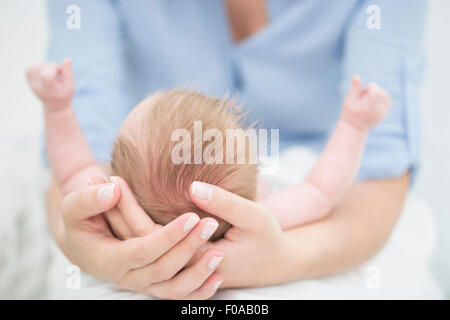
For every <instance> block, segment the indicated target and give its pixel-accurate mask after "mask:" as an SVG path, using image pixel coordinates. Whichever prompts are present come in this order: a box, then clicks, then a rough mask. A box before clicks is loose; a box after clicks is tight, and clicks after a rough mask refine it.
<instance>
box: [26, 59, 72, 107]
mask: <svg viewBox="0 0 450 320" xmlns="http://www.w3.org/2000/svg"><path fill="white" fill-rule="evenodd" d="M26 75H27V79H28V83H29V84H30V86H31V89H32V90H33V92H34V94H35V95H36V96H37V97H39V98H40V99H41V100H42V102H43V104H44V105H45V107H46V108H49V109H50V110H49V111H54V110H58V109H61V108H64V107H66V106H69V105H70V103H71V100H72V97H73V93H74V81H73V74H72V62H71V60H69V59H66V60H64V62H63V63H62V65H58V64H57V63H52V62H48V63H43V64H40V65H35V66H31V67H30V68H28V70H27V72H26Z"/></svg>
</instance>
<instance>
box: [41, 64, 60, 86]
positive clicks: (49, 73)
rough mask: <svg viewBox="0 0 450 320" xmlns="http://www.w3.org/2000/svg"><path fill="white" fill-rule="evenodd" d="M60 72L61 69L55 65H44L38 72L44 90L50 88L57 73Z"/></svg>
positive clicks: (54, 81) (55, 79)
mask: <svg viewBox="0 0 450 320" xmlns="http://www.w3.org/2000/svg"><path fill="white" fill-rule="evenodd" d="M60 72H61V69H60V67H59V66H58V65H56V64H47V65H45V66H44V67H43V68H42V69H41V72H40V76H41V80H42V84H43V86H44V88H50V87H52V86H53V85H54V84H55V83H56V81H57V80H58V79H57V76H58V73H60Z"/></svg>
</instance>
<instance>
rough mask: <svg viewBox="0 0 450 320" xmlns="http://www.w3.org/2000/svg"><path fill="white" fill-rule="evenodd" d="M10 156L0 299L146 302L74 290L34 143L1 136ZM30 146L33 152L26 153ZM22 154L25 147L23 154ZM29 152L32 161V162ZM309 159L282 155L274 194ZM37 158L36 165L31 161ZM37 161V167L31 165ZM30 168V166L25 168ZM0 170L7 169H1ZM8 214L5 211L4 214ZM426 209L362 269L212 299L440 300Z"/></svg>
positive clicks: (85, 279)
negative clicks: (51, 221)
mask: <svg viewBox="0 0 450 320" xmlns="http://www.w3.org/2000/svg"><path fill="white" fill-rule="evenodd" d="M6 140H7V141H4V143H8V144H9V146H10V147H11V148H10V149H8V148H7V149H8V150H14V152H11V153H8V154H3V155H2V156H1V158H0V168H2V170H4V172H2V177H5V178H4V179H3V181H2V182H1V184H0V194H3V195H6V196H5V197H3V198H2V199H1V200H2V202H1V203H0V209H1V211H2V213H3V214H2V215H0V217H1V218H0V219H1V221H0V237H1V238H0V298H10V299H11V298H77V299H80V298H81V299H87V298H96V299H149V298H150V299H151V297H147V296H142V295H138V294H134V293H130V292H126V291H123V290H119V289H118V288H116V287H115V286H113V285H111V284H107V283H105V282H103V281H101V280H97V279H94V278H92V277H90V276H88V275H86V274H81V283H80V288H79V289H76V288H75V289H74V288H73V286H71V284H73V282H71V280H73V277H74V275H75V273H74V272H73V269H71V268H70V266H71V265H70V263H69V262H68V261H67V260H66V259H65V258H64V257H63V255H62V254H61V253H60V252H59V250H58V249H57V248H56V246H55V245H54V244H53V243H52V242H51V240H50V239H49V236H48V232H47V230H46V228H45V212H44V210H43V201H42V196H43V194H42V191H43V190H42V186H43V185H44V183H43V180H45V179H44V178H43V175H42V174H40V173H42V169H41V167H40V166H39V164H38V163H39V161H38V160H37V159H38V158H39V157H38V152H37V150H34V149H33V148H34V147H32V146H33V145H37V144H26V143H24V142H21V141H20V140H13V141H11V139H10V138H8V139H6ZM30 148H31V149H33V150H31V151H30ZM24 150H28V151H27V152H25V151H24ZM30 154H33V155H34V156H33V157H31V158H30ZM314 159H315V156H314V155H313V154H312V153H310V152H309V151H307V150H305V149H303V148H300V147H298V148H293V149H290V150H288V151H287V152H285V153H283V154H282V156H281V159H280V168H282V169H281V170H279V172H278V174H277V175H276V176H272V177H268V178H269V180H270V182H271V184H272V186H273V187H274V188H275V189H276V188H279V187H283V186H285V185H289V184H292V183H295V182H296V181H298V180H299V179H300V178H301V177H302V176H303V175H304V174H305V173H306V172H307V171H308V169H309V168H310V166H311V165H312V163H313V162H314ZM33 160H36V161H33ZM33 163H36V165H33ZM30 164H31V166H30ZM5 168H6V170H5ZM5 213H7V214H5ZM435 237H436V226H435V221H434V217H433V215H432V212H431V211H430V210H429V208H428V206H427V205H426V204H425V203H423V202H422V201H420V200H419V199H413V198H409V199H408V200H407V203H406V206H405V209H404V212H403V214H402V217H401V219H400V221H399V223H398V225H397V227H396V229H395V231H394V233H393V234H392V236H391V238H390V240H389V242H388V244H387V245H386V247H385V248H384V249H383V250H382V251H381V252H380V253H379V254H378V255H377V256H376V257H374V258H373V259H371V260H370V261H369V262H367V263H365V264H364V265H363V266H361V267H359V268H356V269H354V270H353V271H350V272H347V273H345V274H341V275H338V276H334V277H328V278H323V279H317V280H308V281H300V282H293V283H289V284H286V285H281V286H273V287H265V288H256V289H233V290H230V289H228V290H222V291H220V292H219V293H218V294H217V295H216V296H215V298H216V299H315V298H325V299H327V298H338V299H349V298H357V299H370V298H374V299H395V298H405V299H410V298H411V299H414V298H442V297H443V295H442V292H441V290H440V288H439V287H438V286H437V284H436V283H435V281H434V279H433V277H432V274H431V272H430V269H429V264H430V260H431V256H432V252H433V248H434V247H435Z"/></svg>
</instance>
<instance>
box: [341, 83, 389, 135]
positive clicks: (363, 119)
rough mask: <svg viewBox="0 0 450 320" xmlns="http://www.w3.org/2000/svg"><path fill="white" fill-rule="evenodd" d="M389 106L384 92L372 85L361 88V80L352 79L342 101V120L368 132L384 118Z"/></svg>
mask: <svg viewBox="0 0 450 320" xmlns="http://www.w3.org/2000/svg"><path fill="white" fill-rule="evenodd" d="M391 104H392V102H391V98H390V97H389V94H388V93H387V92H386V90H384V89H382V88H380V87H379V86H378V85H376V84H373V83H371V84H368V85H367V87H366V88H363V87H362V84H361V79H360V78H359V77H353V80H352V85H351V87H350V90H349V92H348V93H347V96H346V97H345V100H344V108H343V113H344V118H345V119H347V120H349V121H351V122H352V123H353V124H355V125H358V126H360V127H362V128H364V129H367V130H369V129H371V128H372V127H374V126H375V125H376V124H377V123H378V122H380V121H381V120H382V119H383V118H384V117H385V116H386V114H387V112H388V110H389V108H390V106H391Z"/></svg>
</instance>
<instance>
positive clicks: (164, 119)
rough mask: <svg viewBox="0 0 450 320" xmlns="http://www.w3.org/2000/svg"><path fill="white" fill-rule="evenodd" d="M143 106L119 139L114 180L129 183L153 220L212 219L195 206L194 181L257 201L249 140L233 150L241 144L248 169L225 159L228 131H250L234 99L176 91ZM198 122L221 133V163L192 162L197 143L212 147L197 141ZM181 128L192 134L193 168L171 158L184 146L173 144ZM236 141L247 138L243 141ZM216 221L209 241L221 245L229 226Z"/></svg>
mask: <svg viewBox="0 0 450 320" xmlns="http://www.w3.org/2000/svg"><path fill="white" fill-rule="evenodd" d="M141 104H145V106H144V107H145V110H146V111H145V112H146V114H145V117H143V118H142V119H141V120H140V121H141V122H140V123H139V124H138V125H136V126H135V127H133V128H131V129H130V130H131V131H133V132H131V133H129V134H128V133H127V135H126V136H125V135H123V134H120V135H119V136H118V137H117V139H116V141H115V144H114V148H113V152H112V157H111V159H112V160H111V166H112V170H113V173H114V174H115V175H118V176H120V177H122V178H123V179H125V181H126V182H127V183H128V185H129V187H130V189H131V190H132V191H133V193H134V195H135V196H136V199H137V201H138V203H139V205H140V206H141V207H142V208H143V209H144V210H145V211H146V212H147V214H148V215H149V216H150V217H151V218H152V219H153V221H155V222H156V223H159V224H162V225H166V224H167V223H169V222H170V221H172V220H174V219H175V218H177V217H178V216H180V215H181V214H183V213H186V212H195V213H197V214H198V215H199V216H200V217H201V218H203V217H208V216H212V215H211V214H209V213H207V212H204V211H202V210H200V209H199V208H198V207H197V206H196V205H195V204H194V203H193V202H192V200H191V198H190V195H189V188H190V185H191V183H192V182H193V181H202V182H206V183H210V184H213V185H216V186H219V187H221V188H223V189H226V190H228V191H230V192H233V193H235V194H238V195H240V196H242V197H244V198H247V199H250V200H254V199H255V197H256V186H257V171H258V168H257V164H254V163H251V161H249V159H250V157H249V154H248V150H249V148H248V141H234V142H235V143H234V146H235V148H236V146H238V145H239V143H244V144H245V147H246V148H245V150H246V159H245V162H244V164H238V163H237V161H234V162H233V163H231V164H228V163H227V161H226V159H225V157H226V150H227V149H226V139H225V137H226V130H227V129H244V130H246V129H247V127H246V126H245V125H244V121H243V117H244V116H243V113H242V110H241V108H240V107H237V106H236V105H235V103H234V102H233V101H232V100H228V99H225V98H224V99H220V98H213V97H209V96H206V95H203V94H200V93H197V92H194V91H190V90H184V89H174V90H170V91H164V92H158V93H156V94H154V95H153V96H151V97H149V98H147V99H145V100H144V101H142V102H141ZM194 121H201V122H202V131H203V132H205V131H206V130H208V129H217V130H219V131H220V132H221V133H222V137H223V139H222V143H223V145H222V150H223V152H222V153H223V157H224V159H223V161H222V163H220V164H217V163H212V164H206V163H202V164H195V163H194V144H195V143H201V145H202V150H203V151H204V150H205V148H206V146H207V145H208V144H210V143H211V141H203V139H202V141H194ZM177 129H186V130H187V131H188V132H189V133H190V136H191V141H190V145H189V148H190V150H191V154H190V156H191V159H190V160H191V161H190V163H187V164H185V163H184V162H186V161H184V162H182V163H180V164H176V163H174V161H173V159H172V151H173V149H174V147H175V146H176V145H179V144H180V140H178V141H172V133H173V132H174V131H175V130H177ZM235 138H236V139H246V138H245V136H244V137H243V136H240V137H239V136H236V137H235ZM216 143H217V142H216ZM197 147H198V145H197ZM234 151H235V154H236V150H234ZM183 156H186V155H183ZM242 214H245V212H243V213H242ZM214 218H215V219H216V220H217V221H218V222H219V227H218V228H217V231H216V232H215V233H214V235H213V237H212V238H211V239H212V240H217V239H219V238H221V237H222V236H223V234H224V233H225V231H226V230H227V229H228V228H229V227H230V225H229V224H228V223H227V222H225V221H223V220H221V219H220V218H218V217H215V216H214Z"/></svg>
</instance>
